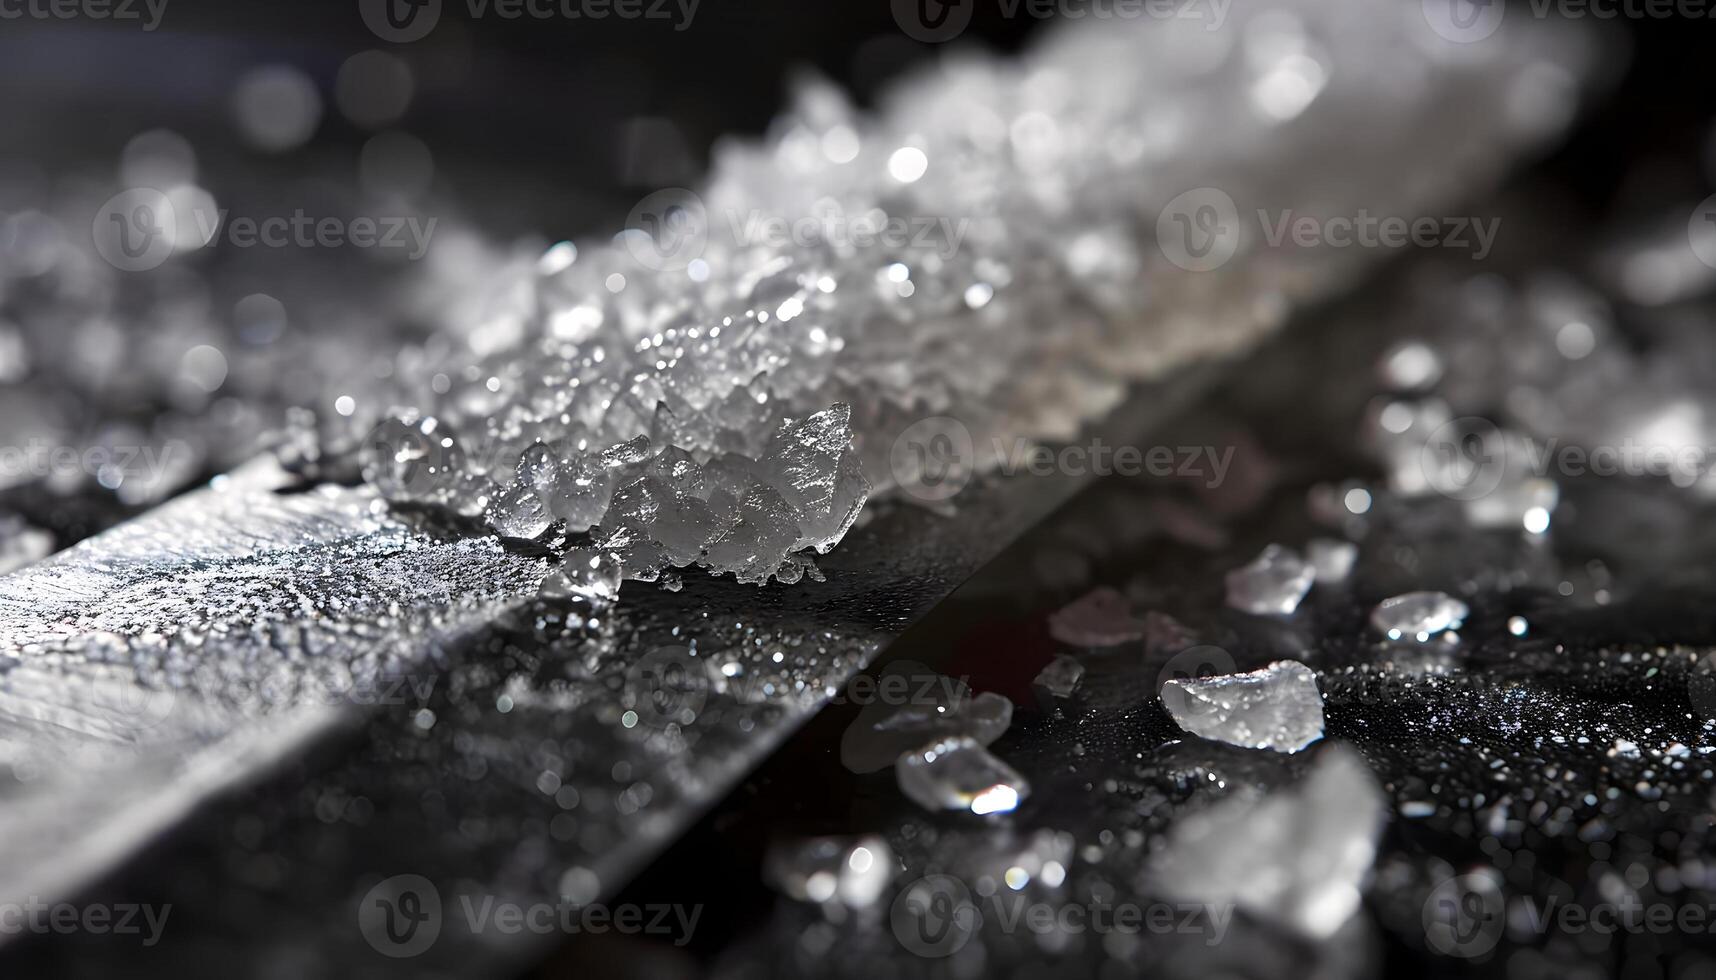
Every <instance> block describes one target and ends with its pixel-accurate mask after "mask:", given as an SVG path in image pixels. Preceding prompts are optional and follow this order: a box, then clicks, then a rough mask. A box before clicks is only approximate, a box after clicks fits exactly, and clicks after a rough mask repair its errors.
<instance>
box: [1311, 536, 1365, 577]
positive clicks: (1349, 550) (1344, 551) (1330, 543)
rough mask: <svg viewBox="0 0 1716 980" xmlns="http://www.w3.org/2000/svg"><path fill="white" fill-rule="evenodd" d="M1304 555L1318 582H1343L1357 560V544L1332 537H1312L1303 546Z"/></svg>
mask: <svg viewBox="0 0 1716 980" xmlns="http://www.w3.org/2000/svg"><path fill="white" fill-rule="evenodd" d="M1305 557H1306V558H1308V559H1309V560H1310V562H1311V568H1312V569H1313V570H1315V572H1316V580H1317V581H1318V582H1325V583H1329V582H1344V581H1346V579H1347V576H1348V575H1351V574H1352V571H1353V563H1354V562H1355V561H1357V560H1358V545H1356V544H1353V543H1352V542H1351V541H1339V540H1336V539H1334V538H1314V539H1312V541H1311V543H1310V544H1308V545H1306V546H1305Z"/></svg>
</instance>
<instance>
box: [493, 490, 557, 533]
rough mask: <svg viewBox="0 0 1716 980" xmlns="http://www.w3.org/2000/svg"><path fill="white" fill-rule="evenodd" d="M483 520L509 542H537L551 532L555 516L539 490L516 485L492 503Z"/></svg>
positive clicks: (498, 495)
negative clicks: (537, 539) (550, 528)
mask: <svg viewBox="0 0 1716 980" xmlns="http://www.w3.org/2000/svg"><path fill="white" fill-rule="evenodd" d="M483 520H485V521H487V522H488V525H489V527H492V528H494V530H495V533H496V534H499V535H501V536H502V537H507V538H534V537H536V536H538V535H540V534H541V533H542V532H544V531H546V530H548V528H549V526H550V525H552V524H553V523H554V516H553V515H552V514H550V513H548V508H547V507H544V506H543V505H542V498H541V497H540V496H538V495H537V493H536V488H534V487H532V486H530V485H529V484H527V483H514V484H513V485H512V486H510V487H507V488H506V489H504V490H502V491H501V492H500V493H498V494H496V495H495V496H494V498H493V499H491V500H490V501H489V506H488V509H487V510H485V511H484V512H483Z"/></svg>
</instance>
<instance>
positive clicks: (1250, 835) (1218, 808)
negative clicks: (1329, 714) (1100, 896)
mask: <svg viewBox="0 0 1716 980" xmlns="http://www.w3.org/2000/svg"><path fill="white" fill-rule="evenodd" d="M1386 820H1387V807H1386V804H1385V802H1384V800H1383V796H1382V791H1381V789H1380V788H1379V787H1378V786H1377V784H1376V777H1375V776H1373V775H1372V774H1371V771H1370V767H1369V766H1367V765H1366V764H1365V761H1364V759H1362V758H1361V757H1360V756H1359V755H1358V753H1357V752H1355V751H1353V750H1352V749H1350V748H1348V747H1346V746H1344V745H1339V744H1336V745H1331V746H1329V747H1327V748H1325V749H1324V750H1323V751H1322V752H1320V753H1319V754H1318V756H1317V758H1316V761H1315V765H1314V766H1313V768H1312V769H1311V772H1310V774H1309V775H1308V776H1306V777H1305V778H1304V779H1303V780H1302V781H1301V782H1300V783H1298V784H1297V785H1295V786H1291V787H1287V788H1283V789H1278V790H1276V791H1274V792H1272V793H1270V794H1268V795H1262V794H1260V793H1258V792H1257V791H1255V790H1250V789H1245V790H1241V791H1240V792H1238V793H1237V794H1236V795H1234V796H1231V797H1229V798H1227V799H1224V800H1221V801H1220V802H1218V803H1216V804H1215V805H1214V806H1212V807H1211V808H1210V809H1208V810H1206V811H1204V812H1202V813H1198V814H1194V815H1191V816H1188V817H1186V818H1184V819H1183V820H1181V821H1180V822H1179V823H1177V824H1175V825H1174V827H1173V828H1172V829H1171V830H1170V831H1169V834H1168V842H1167V844H1166V846H1165V847H1163V849H1162V850H1160V851H1158V852H1156V853H1155V854H1154V855H1152V856H1151V859H1150V861H1149V863H1148V865H1147V867H1146V870H1145V872H1144V875H1143V876H1142V878H1141V879H1140V882H1139V884H1140V887H1142V888H1144V889H1145V890H1147V891H1151V892H1155V893H1158V894H1164V895H1167V896H1169V897H1171V898H1173V899H1175V900H1177V901H1185V902H1204V903H1209V904H1211V905H1217V906H1228V907H1233V906H1237V907H1238V908H1240V909H1243V910H1244V911H1245V912H1247V913H1248V914H1250V915H1252V916H1254V917H1256V918H1258V919H1261V920H1263V921H1265V922H1271V923H1275V924H1277V925H1279V926H1282V927H1284V928H1286V929H1288V930H1290V931H1292V932H1294V933H1297V934H1298V935H1301V936H1304V937H1306V938H1309V939H1314V940H1322V939H1327V938H1329V937H1330V936H1333V935H1334V934H1335V933H1336V932H1338V931H1340V928H1341V927H1342V926H1343V925H1345V924H1346V922H1347V920H1348V919H1350V918H1352V915H1353V913H1354V912H1356V911H1357V910H1358V907H1359V903H1360V901H1361V900H1362V895H1361V892H1360V889H1361V887H1362V886H1363V884H1364V880H1365V877H1366V876H1367V874H1368V873H1369V871H1370V867H1371V863H1372V861H1373V860H1374V859H1375V856H1376V842H1377V838H1378V837H1379V836H1380V834H1381V832H1382V827H1383V824H1384V822H1385V821H1386Z"/></svg>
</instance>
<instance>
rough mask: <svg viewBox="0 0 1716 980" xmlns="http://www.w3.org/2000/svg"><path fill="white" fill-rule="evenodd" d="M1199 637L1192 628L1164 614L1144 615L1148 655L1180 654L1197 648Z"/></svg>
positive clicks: (1150, 613) (1154, 612) (1152, 613)
mask: <svg viewBox="0 0 1716 980" xmlns="http://www.w3.org/2000/svg"><path fill="white" fill-rule="evenodd" d="M1197 642H1198V636H1197V634H1196V633H1193V632H1192V630H1191V627H1189V626H1187V625H1185V624H1184V623H1182V622H1180V621H1179V620H1177V619H1175V618H1174V617H1172V616H1170V615H1168V614H1167V613H1164V612H1156V611H1155V610H1151V611H1150V612H1147V613H1145V614H1144V652H1145V654H1147V655H1151V656H1154V655H1156V654H1164V653H1168V654H1172V653H1179V652H1180V651H1181V650H1184V649H1186V648H1187V647H1192V646H1196V645H1197Z"/></svg>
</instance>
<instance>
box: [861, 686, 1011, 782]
mask: <svg viewBox="0 0 1716 980" xmlns="http://www.w3.org/2000/svg"><path fill="white" fill-rule="evenodd" d="M850 688H851V689H850V692H849V693H850V695H851V697H852V699H853V700H855V701H856V700H860V699H862V700H863V701H864V707H863V709H862V710H860V711H859V712H858V717H857V718H854V719H853V720H852V724H851V725H849V726H847V729H846V732H845V734H844V735H842V736H841V739H840V762H841V764H842V765H844V766H845V767H846V768H847V769H849V770H851V771H852V772H858V773H865V772H876V771H877V770H880V769H886V768H887V767H888V766H891V765H893V764H894V761H895V760H897V759H899V758H900V756H901V755H902V754H903V753H906V752H910V751H911V750H913V749H916V748H919V747H921V746H924V745H927V744H929V743H930V742H933V741H935V740H937V739H941V738H948V737H952V736H956V735H963V736H965V737H967V738H970V739H972V740H973V741H975V742H977V743H978V744H979V745H988V744H989V743H991V742H993V741H995V740H996V739H998V738H1000V737H1001V736H1002V735H1003V734H1004V733H1005V732H1006V731H1007V728H1008V727H1009V726H1010V725H1012V724H1013V702H1011V701H1009V700H1007V698H1006V697H1004V696H1002V695H1000V694H995V693H992V692H988V691H986V692H984V693H982V694H979V695H977V696H976V697H972V695H971V689H970V688H968V687H966V685H965V683H964V682H963V681H961V680H959V679H958V678H954V677H948V676H946V675H944V674H941V673H939V672H937V671H935V670H933V669H931V668H929V667H926V666H924V665H923V664H921V663H917V662H915V661H911V660H902V661H900V662H899V663H896V664H892V665H890V666H889V667H888V668H887V670H885V671H883V672H882V674H881V676H880V677H878V678H876V680H875V682H874V683H873V684H871V683H864V684H863V685H862V686H860V684H859V682H858V681H854V682H853V684H852V685H851V686H850Z"/></svg>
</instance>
